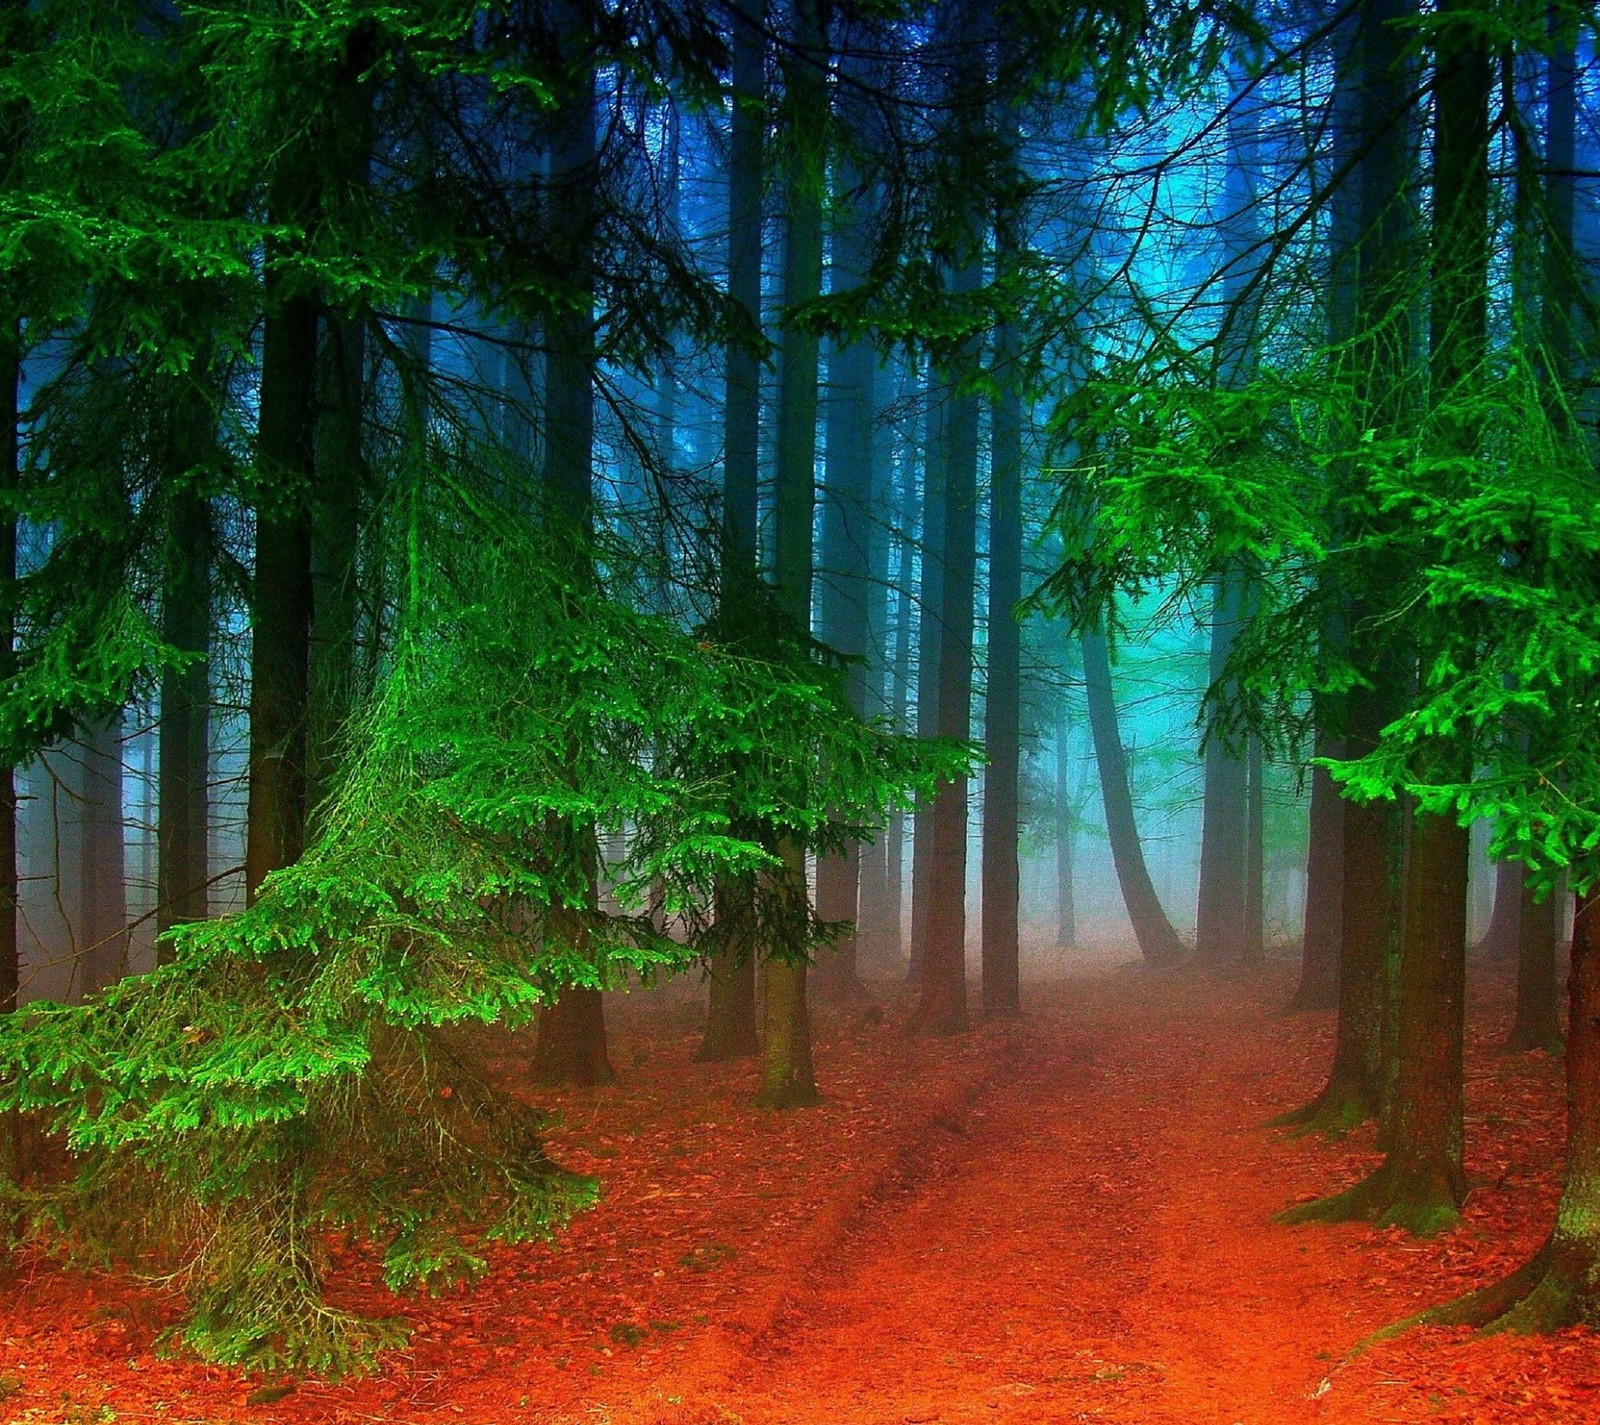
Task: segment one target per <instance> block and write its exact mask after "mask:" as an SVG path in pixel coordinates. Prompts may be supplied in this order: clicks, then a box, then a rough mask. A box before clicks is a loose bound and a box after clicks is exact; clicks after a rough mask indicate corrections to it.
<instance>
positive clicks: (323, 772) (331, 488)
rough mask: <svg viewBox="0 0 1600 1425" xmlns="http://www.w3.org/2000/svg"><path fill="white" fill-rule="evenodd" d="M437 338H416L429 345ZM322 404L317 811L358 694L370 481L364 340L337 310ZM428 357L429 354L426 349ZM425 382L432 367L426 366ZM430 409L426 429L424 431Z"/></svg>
mask: <svg viewBox="0 0 1600 1425" xmlns="http://www.w3.org/2000/svg"><path fill="white" fill-rule="evenodd" d="M431 345H432V343H431V342H418V343H417V348H418V349H419V351H420V352H422V353H426V352H427V351H428V349H429V348H430V347H431ZM322 348H323V349H322V352H321V354H320V358H319V359H320V362H321V367H320V371H319V379H320V384H321V392H322V399H321V403H320V405H321V409H320V410H319V412H318V420H317V431H316V446H317V488H316V491H315V495H314V499H313V506H312V531H311V586H312V606H313V610H314V612H313V622H312V632H311V666H310V679H311V684H310V694H309V697H310V734H309V739H308V746H307V758H308V763H307V772H306V808H307V812H308V814H309V813H313V812H314V811H315V809H316V807H317V806H318V805H319V804H320V803H321V801H322V799H323V798H324V797H325V796H326V795H327V794H328V793H329V791H331V790H332V781H333V777H334V774H335V772H336V770H337V766H338V757H339V747H340V740H341V738H342V737H343V735H344V727H345V720H346V719H347V718H348V717H349V715H350V709H351V705H352V701H353V699H354V696H355V692H356V689H355V644H356V622H357V618H358V616H359V609H360V599H359V597H358V595H359V590H358V589H357V587H356V550H357V545H358V542H359V540H360V534H361V506H362V495H363V491H364V489H365V487H366V485H367V482H368V475H367V468H366V459H365V456H364V454H363V451H362V442H361V432H362V414H363V412H362V404H363V399H364V385H365V365H366V343H365V341H364V339H363V332H362V329H361V327H360V325H359V324H358V323H357V322H355V321H354V320H352V319H350V318H345V317H338V318H332V319H330V320H328V321H327V322H325V323H324V327H323V334H322ZM423 359H424V361H425V360H426V356H425V355H424V358H423ZM421 381H422V383H423V384H424V385H426V381H427V372H426V370H424V371H423V372H422V374H421ZM427 424H428V421H427V415H426V411H425V410H424V412H423V413H422V419H421V422H420V426H421V430H422V432H423V433H424V439H426V434H425V433H426V430H427Z"/></svg>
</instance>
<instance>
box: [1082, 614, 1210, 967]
mask: <svg viewBox="0 0 1600 1425" xmlns="http://www.w3.org/2000/svg"><path fill="white" fill-rule="evenodd" d="M1082 645H1083V683H1084V690H1085V693H1086V695H1087V700H1088V704H1089V731H1090V732H1091V734H1092V735H1093V737H1094V756H1095V762H1096V764H1097V765H1098V766H1099V769H1100V797H1101V801H1102V803H1103V805H1104V807H1105V817H1106V835H1107V836H1108V837H1109V838H1110V841H1111V859H1112V861H1113V862H1114V863H1115V865H1116V868H1117V882H1118V884H1119V885H1120V886H1121V887H1122V901H1123V904H1124V905H1125V906H1127V908H1128V919H1129V920H1130V921H1131V922H1132V923H1133V934H1134V938H1135V939H1136V940H1137V941H1138V942H1139V953H1140V954H1141V955H1143V956H1144V960H1145V963H1146V964H1147V965H1151V966H1161V965H1174V964H1177V962H1178V961H1180V960H1182V959H1183V958H1184V954H1185V951H1184V945H1183V942H1182V941H1181V940H1179V939H1178V933H1177V931H1175V930H1174V929H1173V928H1172V922H1171V921H1170V920H1168V919H1167V913H1166V911H1165V910H1163V909H1162V907H1161V901H1160V899H1159V897H1157V895H1156V892H1155V887H1154V886H1153V885H1152V884H1151V883H1150V872H1149V869H1148V868H1147V867H1146V866H1145V861H1144V847H1143V845H1142V843H1141V842H1140V840H1139V828H1138V824H1137V823H1136V822H1135V820H1134V815H1133V792H1132V789H1131V788H1130V786H1129V784H1128V757H1127V754H1126V753H1125V752H1124V751H1123V748H1122V733H1121V730H1120V729H1119V728H1118V726H1117V705H1116V701H1115V698H1114V697H1113V694H1112V690H1111V654H1110V650H1109V649H1108V648H1107V646H1106V638H1105V635H1104V634H1102V633H1085V634H1084V635H1083V638H1082Z"/></svg>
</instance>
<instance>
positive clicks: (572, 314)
mask: <svg viewBox="0 0 1600 1425" xmlns="http://www.w3.org/2000/svg"><path fill="white" fill-rule="evenodd" d="M555 18H556V24H557V36H558V45H559V48H560V51H561V58H562V59H563V61H564V62H565V65H566V67H567V69H568V74H569V78H568V82H567V85H566V87H565V89H564V90H563V92H562V94H561V103H560V108H559V110H558V114H557V118H556V122H555V132H554V135H553V138H552V141H551V152H550V182H551V187H552V196H553V201H554V203H555V205H556V209H557V212H556V215H555V221H556V229H557V231H558V232H560V233H562V234H564V235H565V238H566V242H567V244H568V250H567V251H566V253H565V254H564V256H565V258H566V263H565V264H564V266H565V270H566V271H568V272H570V273H572V274H573V275H574V276H573V280H574V286H575V289H576V290H575V292H574V293H573V294H572V296H573V297H574V298H575V300H573V301H571V303H570V305H568V306H566V307H565V308H564V309H563V310H562V311H560V312H559V313H558V314H557V315H556V316H555V317H554V319H553V320H552V322H551V330H550V357H549V366H548V368H547V371H546V376H545V392H544V399H545V422H546V438H545V462H544V471H543V485H544V493H545V497H546V500H547V503H548V510H549V515H550V518H551V519H552V521H553V522H554V524H555V525H556V526H557V527H558V528H560V529H562V530H565V531H567V532H568V533H569V534H570V535H571V536H573V537H574V546H573V550H574V552H573V558H572V564H571V571H570V572H571V577H572V578H573V579H574V580H575V582H577V583H579V584H580V585H581V584H586V583H590V582H592V581H593V579H594V577H595V576H594V572H593V571H592V570H591V569H589V568H588V567H586V560H587V558H588V555H587V552H586V551H587V548H588V545H589V542H590V541H591V540H592V538H593V533H594V485H593V464H594V375H595V372H594V363H595V351H594V347H595V337H594V321H595V317H594V281H595V277H594V271H595V253H594V243H595V232H594V225H595V213H594V208H593V204H592V198H591V193H592V188H591V185H592V184H593V182H594V177H595V101H596V93H595V73H594V60H593V56H592V53H591V46H592V44H593V39H592V37H591V34H590V26H591V24H592V19H591V18H590V17H589V16H588V14H587V12H586V10H585V9H584V8H583V7H582V6H581V5H580V4H577V3H574V0H560V3H558V4H557V6H556V10H555ZM552 832H553V834H554V835H556V836H559V837H564V838H571V839H572V840H573V841H574V843H575V854H577V855H578V856H579V857H580V858H582V859H583V860H584V861H586V863H587V864H588V866H589V868H590V884H589V888H588V890H587V891H586V892H585V899H586V902H592V901H593V900H594V898H595V897H596V896H597V895H598V888H597V885H596V884H595V877H597V876H598V874H599V865H600V853H599V846H598V843H597V842H596V840H595V831H594V828H593V827H592V826H585V825H583V824H581V823H572V824H566V825H561V826H559V827H557V826H553V827H552ZM593 908H594V907H593V905H592V904H585V905H584V906H583V909H585V910H593ZM580 923H581V922H580ZM579 933H581V932H579ZM603 985H604V976H603V974H601V972H600V971H599V969H598V967H597V968H596V970H595V972H594V973H593V974H592V975H590V976H585V977H584V978H583V979H582V980H581V981H579V982H578V983H575V984H573V985H571V986H569V987H568V988H566V989H565V990H563V991H562V993H561V994H560V995H559V996H558V997H557V998H556V1000H555V1002H554V1003H553V1004H550V1005H547V1006H545V1007H544V1008H543V1009H542V1010H541V1011H540V1014H539V1041H538V1049H537V1055H536V1058H535V1062H534V1070H535V1072H536V1073H537V1074H538V1076H539V1078H540V1079H541V1080H542V1081H543V1082H545V1083H570V1084H580V1085H584V1086H586V1087H588V1086H593V1085H597V1084H609V1083H612V1082H614V1081H615V1079H616V1076H617V1075H616V1070H615V1069H613V1068H612V1067H611V1060H610V1058H609V1057H608V1054H607V1051H606V1025H605V1001H604V999H603V998H602V993H603Z"/></svg>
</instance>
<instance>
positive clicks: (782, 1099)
mask: <svg viewBox="0 0 1600 1425" xmlns="http://www.w3.org/2000/svg"><path fill="white" fill-rule="evenodd" d="M794 21H795V33H794V36H793V41H794V43H793V48H792V50H791V51H790V58H789V62H788V63H787V64H786V66H785V71H784V78H785V82H786V85H787V88H788V95H787V97H788V108H789V119H790V123H791V125H792V134H793V136H794V140H795V143H796V145H797V146H798V148H799V149H800V152H799V153H797V154H796V156H795V158H794V160H793V165H792V167H791V169H790V171H789V173H788V175H787V185H786V186H787V192H786V195H785V204H784V255H783V301H784V307H785V309H786V310H788V311H791V312H792V311H793V310H794V309H795V308H797V307H798V306H800V305H802V304H804V303H807V302H811V301H814V300H815V299H816V297H817V296H818V295H819V294H820V293H821V291H822V200H823V188H822V185H823V183H824V181H825V179H824V174H825V172H826V167H827V165H826V163H825V161H824V155H825V154H826V151H827V127H828V94H827V87H826V82H825V75H824V72H823V66H824V64H825V62H826V55H827V41H826V33H825V30H824V28H823V17H822V10H821V6H820V4H819V0H798V3H797V4H796V6H795V12H794ZM817 355H818V352H817V338H816V335H815V334H814V333H813V332H810V331H808V330H806V329H805V328H804V327H802V326H799V325H797V324H794V323H786V324H785V330H784V332H783V343H782V357H781V361H780V366H779V385H778V439H777V450H776V460H775V466H776V470H775V484H776V487H777V489H776V494H775V519H774V526H775V527H774V534H773V554H774V558H773V571H774V579H773V583H774V585H775V593H776V595H777V603H778V608H779V611H780V612H781V613H782V614H783V615H784V617H785V619H786V621H787V623H788V625H789V630H790V634H791V636H792V637H794V638H796V639H805V638H807V637H809V634H810V628H811V591H812V565H813V550H812V527H813V521H814V519H815V517H816V457H817V376H818V363H817ZM778 853H779V856H780V857H781V859H782V863H783V864H782V866H781V867H780V868H779V869H778V870H777V871H776V872H774V873H773V876H774V878H775V881H776V884H774V885H773V887H772V888H771V893H772V894H774V895H776V897H777V898H778V899H779V900H780V901H782V902H784V903H786V904H787V905H788V906H789V907H791V909H790V910H789V911H787V912H785V914H784V917H783V918H784V920H785V922H786V925H785V928H784V930H783V931H782V932H781V935H782V936H783V938H784V939H789V938H790V937H798V936H799V935H800V934H801V929H800V927H801V925H802V923H803V921H804V900H805V896H806V858H805V848H804V847H803V846H801V845H799V844H798V843H797V842H794V841H792V840H789V839H785V840H784V841H783V842H782V843H781V844H780V846H779V847H778ZM764 948H765V952H766V956H767V958H766V962H765V966H764V969H765V974H764V976H763V994H764V998H765V1004H764V1007H763V1013H762V1025H763V1029H764V1032H763V1035H762V1044H761V1088H760V1090H759V1091H758V1093H757V1095H756V1103H757V1104H758V1105H759V1106H760V1107H762V1108H800V1107H804V1106H806V1105H809V1104H813V1103H816V1102H817V1101H818V1095H817V1087H816V1081H815V1078H814V1076H813V1072H812V1065H811V1017H810V1012H809V1010H808V1009H807V1007H806V970H807V965H806V959H805V952H806V951H807V949H808V948H809V947H807V946H804V945H800V944H793V943H790V944H779V945H772V946H767V947H764Z"/></svg>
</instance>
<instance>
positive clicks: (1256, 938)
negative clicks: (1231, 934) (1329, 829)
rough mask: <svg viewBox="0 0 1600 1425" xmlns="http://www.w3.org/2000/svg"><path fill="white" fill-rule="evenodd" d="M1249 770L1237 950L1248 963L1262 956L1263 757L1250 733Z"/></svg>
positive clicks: (1257, 740) (1264, 871) (1264, 929)
mask: <svg viewBox="0 0 1600 1425" xmlns="http://www.w3.org/2000/svg"><path fill="white" fill-rule="evenodd" d="M1245 761H1246V763H1247V764H1248V770H1249V774H1250V789H1249V800H1248V803H1247V805H1246V816H1245V843H1244V849H1245V872H1244V942H1243V944H1242V945H1241V946H1240V947H1239V951H1240V954H1241V955H1242V956H1243V958H1244V959H1245V961H1246V962H1247V963H1249V964H1259V963H1260V962H1261V961H1262V960H1263V959H1264V958H1265V957H1266V951H1267V947H1266V935H1267V925H1266V879H1267V867H1266V860H1265V858H1266V839H1267V836H1266V813H1267V803H1266V786H1265V778H1266V759H1265V757H1264V755H1263V749H1262V746H1261V739H1260V738H1259V737H1252V738H1251V739H1250V741H1249V745H1248V748H1247V750H1246V752H1245Z"/></svg>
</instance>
